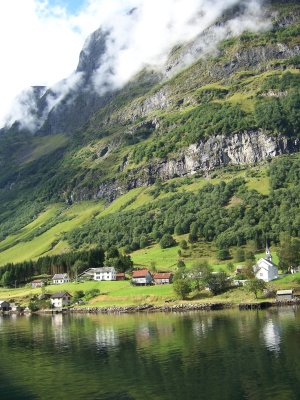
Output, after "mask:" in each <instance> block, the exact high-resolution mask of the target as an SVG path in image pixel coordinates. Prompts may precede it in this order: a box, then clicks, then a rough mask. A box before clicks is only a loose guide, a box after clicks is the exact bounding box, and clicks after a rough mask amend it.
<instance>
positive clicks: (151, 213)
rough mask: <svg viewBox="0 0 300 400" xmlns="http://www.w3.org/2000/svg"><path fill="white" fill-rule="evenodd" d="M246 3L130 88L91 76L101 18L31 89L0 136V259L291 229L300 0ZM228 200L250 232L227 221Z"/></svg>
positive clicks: (105, 44)
mask: <svg viewBox="0 0 300 400" xmlns="http://www.w3.org/2000/svg"><path fill="white" fill-rule="evenodd" d="M245 4H246V3H245V2H241V3H240V6H239V7H231V8H229V9H227V10H226V11H224V12H223V13H222V15H221V16H219V17H218V18H217V20H216V21H214V22H213V23H212V24H211V25H210V26H208V27H207V28H205V29H204V30H203V31H201V32H200V33H199V34H198V35H197V36H196V37H194V38H193V39H192V40H189V41H188V42H181V43H179V44H178V45H176V46H175V47H173V48H172V49H171V51H170V53H169V54H168V55H167V57H166V60H165V61H164V63H163V64H162V65H161V66H160V68H156V67H154V66H153V65H152V66H151V65H150V66H148V67H147V66H145V67H144V68H142V69H141V70H140V71H138V72H137V73H135V74H134V76H133V77H132V78H131V79H130V81H128V82H127V83H126V84H124V85H114V84H112V81H111V78H112V77H114V71H113V69H112V71H110V70H109V69H108V70H107V71H106V72H107V73H108V77H109V79H107V81H104V82H103V81H102V83H101V86H99V84H98V86H97V79H96V77H98V76H99V71H102V70H103V68H104V67H105V68H106V62H107V59H108V58H109V55H110V52H109V46H110V35H111V33H110V32H109V31H107V30H103V28H100V29H99V30H97V31H96V32H94V33H93V34H92V35H91V36H90V37H89V38H88V39H87V41H86V43H85V45H84V48H83V50H82V52H81V54H80V56H79V62H78V65H77V68H76V69H75V71H74V73H73V74H72V76H71V77H69V78H67V79H65V80H64V81H62V82H59V83H58V84H57V85H55V87H53V88H33V89H31V90H30V91H29V92H28V93H29V94H30V96H29V95H28V94H27V95H26V96H27V97H26V96H25V98H30V101H28V104H25V108H26V107H27V109H26V110H27V111H26V112H25V113H24V115H26V118H27V120H25V119H24V120H19V121H15V122H14V123H13V124H11V126H9V127H5V128H4V129H2V130H1V134H0V166H1V167H2V168H1V172H0V200H1V201H0V215H1V224H0V226H1V236H0V240H1V241H0V252H1V253H0V263H1V264H4V263H6V262H10V261H21V260H24V259H25V258H37V257H38V256H42V255H48V254H55V253H60V252H62V251H67V250H70V249H78V248H79V249H80V248H82V247H89V246H95V245H97V244H99V242H101V244H103V245H104V247H106V248H107V247H109V246H112V245H114V246H118V247H127V250H128V251H129V252H130V251H133V250H135V249H137V248H139V247H143V246H141V242H142V241H143V240H144V244H145V243H147V244H151V243H152V244H153V243H155V242H157V241H159V239H160V238H161V237H162V235H163V234H165V233H170V234H174V232H175V231H176V232H177V234H183V235H184V234H189V233H191V230H193V229H194V230H196V233H195V236H196V238H202V239H203V238H204V240H205V241H207V242H213V243H217V244H218V245H219V246H221V245H222V246H225V245H226V246H227V247H228V246H236V245H244V244H246V243H248V241H250V240H254V239H257V238H258V237H259V240H260V241H263V240H265V238H266V237H268V238H269V239H270V240H272V241H273V243H275V244H276V243H278V242H279V239H280V233H282V232H286V233H288V234H290V235H292V236H295V237H296V236H299V231H300V226H299V218H298V217H297V215H296V214H297V212H296V210H297V207H298V200H297V196H296V193H298V192H297V191H299V185H298V182H297V179H296V178H295V177H296V176H299V175H297V174H299V157H298V155H297V153H298V152H299V148H300V141H299V132H300V124H299V122H300V114H299V109H300V108H299V105H300V90H299V87H300V73H299V71H300V5H299V4H297V2H296V1H267V2H265V3H264V6H263V8H262V10H261V15H260V16H259V19H257V20H255V21H256V22H257V24H258V23H259V24H260V27H259V28H258V27H257V26H256V27H255V28H254V27H253V21H252V24H250V23H249V21H248V19H249V18H248V19H247V21H248V22H246V16H247V15H248V14H245V13H246V11H245V10H246V9H247V7H246V5H245ZM247 10H248V9H247ZM247 12H249V10H248V11H247ZM132 13H134V11H132ZM251 15H252V14H251ZM253 18H254V16H253ZM255 18H257V16H256V17H255ZM237 22H239V24H237ZM242 22H243V23H244V27H243V26H241V23H242ZM251 27H252V28H251ZM244 28H245V29H244ZM250 28H251V29H250ZM277 156H283V157H279V159H278V160H276V157H277ZM284 156H286V157H284ZM272 159H275V160H274V161H271V160H272ZM256 165H257V167H256ZM290 170H291V171H292V173H291V172H290ZM247 171H248V172H247ZM278 176H281V177H282V182H281V183H278ZM242 178H243V179H242ZM170 180H171V181H170ZM169 181H170V182H169ZM222 181H224V182H225V183H224V182H223V183H222ZM261 181H263V182H264V183H265V184H266V187H267V189H266V188H265V189H266V190H264V188H262V187H261ZM205 182H206V183H208V184H209V186H208V187H206V188H204V189H203V186H204V183H205ZM233 182H234V183H233ZM274 182H276V183H275V184H274ZM211 183H213V186H212V187H211V186H210V184H211ZM214 185H215V186H214ZM224 185H225V186H224ZM193 188H194V189H193ZM251 188H254V189H256V192H255V193H253V192H251V191H250V189H251ZM199 189H201V190H204V191H203V192H201V196H202V200H201V199H199V198H198V197H197V194H196V193H198V192H197V191H198V190H199ZM185 190H187V193H189V196H187V195H186V194H184V191H185ZM276 190H277V191H278V192H276ZM290 191H292V193H290ZM283 192H284V193H283ZM173 196H175V197H173ZM201 196H200V197H201ZM275 198H276V199H277V200H276V201H277V204H274V203H273V202H274V199H275ZM298 198H299V196H298ZM164 199H165V200H164ZM232 199H238V200H237V204H236V207H233V211H234V212H236V213H237V214H238V215H239V218H240V220H241V221H242V220H244V219H245V221H246V220H247V222H245V224H246V225H245V226H247V228H249V229H248V230H247V232H246V228H245V229H244V230H243V227H242V226H236V228H235V233H234V232H233V231H232V226H231V224H233V223H234V217H233V216H232V215H231V216H230V217H229V213H231V212H233V211H232V207H231V204H232V201H233V202H234V200H232ZM250 200H251V201H250ZM118 201H119V203H118ZM191 201H192V202H194V204H195V206H194V209H193V206H192V205H191V204H190V202H191ZM112 202H113V203H112ZM203 202H204V203H203ZM206 202H207V203H206ZM255 202H256V203H255ZM286 202H290V216H289V217H288V218H287V219H286V221H287V220H289V221H291V224H292V225H291V226H288V224H287V223H286V222H284V223H283V220H284V219H285V215H286V213H285V212H283V209H284V204H286ZM110 203H112V204H111V205H110ZM174 204H176V207H177V208H178V210H181V214H182V215H181V216H180V212H179V214H177V211H176V210H174V209H173V208H174ZM209 204H210V206H211V209H210V208H209ZM255 204H256V205H257V207H256V206H255ZM114 205H115V206H114ZM187 205H188V206H187ZM202 207H203V209H205V210H206V213H204V214H203V215H202V216H201V208H202ZM255 207H256V208H255ZM168 209H173V213H172V214H170V215H169V211H168ZM249 209H251V210H252V211H251V213H253V218H252V219H251V218H250V217H249V215H248V214H249V213H250V211H249ZM159 210H160V211H159ZM262 210H265V212H263V211H262ZM266 210H268V212H269V214H268V213H267V211H266ZM212 212H216V213H217V214H216V215H218V217H219V218H220V221H219V227H218V226H217V225H218V224H217V221H215V220H214V221H212V220H211V218H209V217H208V216H209V214H211V213H212ZM266 214H268V215H266ZM143 215H144V216H145V215H146V216H147V218H146V220H145V219H144V218H143V217H142V216H143ZM181 217H182V218H181ZM246 217H247V218H246ZM248 217H249V218H248ZM216 218H217V217H216ZM147 219H148V220H149V221H150V222H147ZM182 219H184V220H185V221H186V222H185V223H184V221H183V220H182ZM151 221H152V222H151ZM156 222H157V223H156ZM208 223H209V224H210V226H211V232H208V231H209V229H210V228H209V226H208V225H207V224H208ZM124 224H125V225H124ZM178 224H179V225H184V228H182V229H179V228H178ZM121 225H122V226H121ZM176 226H177V228H178V229H175V228H176ZM195 226H196V228H195ZM124 227H126V229H127V230H126V229H125V230H124V229H123V228H124ZM281 231H282V232H281ZM176 232H175V233H176ZM225 237H226V238H229V237H230V240H228V243H227V242H226V240H225V239H224V238H225ZM108 238H109V239H108ZM225 242H226V243H225ZM24 249H26V250H24Z"/></svg>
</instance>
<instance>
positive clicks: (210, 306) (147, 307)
mask: <svg viewBox="0 0 300 400" xmlns="http://www.w3.org/2000/svg"><path fill="white" fill-rule="evenodd" d="M299 305H300V299H297V300H288V301H263V302H260V303H240V304H235V303H197V304H192V303H180V304H174V305H153V304H141V305H138V306H109V307H84V308H83V307H82V308H75V307H73V308H62V309H53V310H51V309H47V310H39V311H34V312H27V311H26V312H24V311H21V312H16V311H5V312H0V316H6V315H29V314H34V315H39V314H135V313H155V312H157V313H159V312H189V311H217V310H226V309H227V310H228V309H234V308H237V309H239V310H240V311H245V310H246V311H247V310H264V309H267V308H271V307H286V306H299Z"/></svg>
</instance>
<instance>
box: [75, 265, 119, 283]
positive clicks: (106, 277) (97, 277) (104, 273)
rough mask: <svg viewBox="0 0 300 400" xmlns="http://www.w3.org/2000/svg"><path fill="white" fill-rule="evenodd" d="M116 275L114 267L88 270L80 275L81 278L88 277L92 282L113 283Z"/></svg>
mask: <svg viewBox="0 0 300 400" xmlns="http://www.w3.org/2000/svg"><path fill="white" fill-rule="evenodd" d="M116 275H117V273H116V270H115V268H114V267H103V268H89V269H87V270H86V271H84V272H83V274H81V276H82V277H84V276H85V277H90V278H91V279H93V280H94V281H115V280H116V279H117V278H116Z"/></svg>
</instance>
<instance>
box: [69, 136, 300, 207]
mask: <svg viewBox="0 0 300 400" xmlns="http://www.w3.org/2000/svg"><path fill="white" fill-rule="evenodd" d="M299 150H300V139H292V138H288V137H286V136H284V135H278V136H270V135H268V134H267V133H266V132H263V131H261V130H260V131H250V132H241V133H238V134H235V135H232V136H226V135H217V136H215V137H210V138H208V139H205V140H202V141H200V142H199V143H196V144H193V145H190V146H189V147H188V148H187V149H185V150H184V151H182V152H180V153H179V154H178V155H177V156H175V157H172V158H169V159H165V160H156V161H154V162H152V163H151V164H148V165H145V166H144V167H142V168H136V169H132V170H130V171H128V172H127V173H126V176H125V177H123V179H122V180H121V179H116V180H114V181H107V182H105V183H102V184H101V185H100V186H99V187H98V188H97V189H96V191H89V190H88V189H87V188H81V189H79V190H75V191H74V192H73V194H72V196H71V199H72V200H73V201H79V200H87V199H91V198H94V199H96V198H102V199H105V200H106V201H109V202H111V201H113V200H114V199H116V198H117V197H118V196H120V195H122V194H124V193H126V192H127V191H128V190H131V189H134V188H137V187H143V186H149V185H152V184H153V183H154V182H155V181H156V180H157V179H160V180H161V181H167V180H169V179H172V178H175V177H183V176H190V175H194V174H197V173H204V174H206V175H209V172H210V171H212V170H214V169H216V168H221V167H226V166H227V165H243V164H244V165H247V164H255V163H258V162H261V161H265V160H268V159H271V158H273V157H276V156H280V155H284V154H292V153H294V152H297V151H299Z"/></svg>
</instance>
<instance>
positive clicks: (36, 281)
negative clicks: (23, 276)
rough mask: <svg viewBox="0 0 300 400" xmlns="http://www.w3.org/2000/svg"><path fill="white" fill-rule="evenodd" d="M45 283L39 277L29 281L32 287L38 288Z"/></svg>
mask: <svg viewBox="0 0 300 400" xmlns="http://www.w3.org/2000/svg"><path fill="white" fill-rule="evenodd" d="M44 285H45V282H44V281H42V280H41V279H36V280H34V281H32V282H31V287H32V288H33V289H34V288H39V287H42V286H44Z"/></svg>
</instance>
